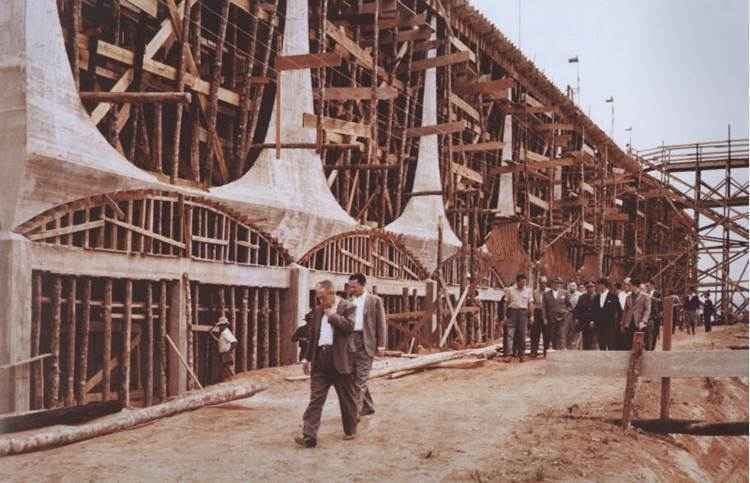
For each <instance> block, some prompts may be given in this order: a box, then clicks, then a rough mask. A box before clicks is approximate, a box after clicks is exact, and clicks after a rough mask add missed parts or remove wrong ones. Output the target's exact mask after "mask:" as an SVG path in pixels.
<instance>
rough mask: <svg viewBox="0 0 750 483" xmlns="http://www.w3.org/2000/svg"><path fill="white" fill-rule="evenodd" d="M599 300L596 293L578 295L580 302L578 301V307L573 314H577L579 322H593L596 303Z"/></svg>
mask: <svg viewBox="0 0 750 483" xmlns="http://www.w3.org/2000/svg"><path fill="white" fill-rule="evenodd" d="M597 301H598V296H597V295H596V294H592V295H589V294H588V293H584V294H583V295H581V296H580V297H578V303H576V308H575V309H573V314H574V315H575V317H576V319H578V321H579V322H582V323H587V322H593V321H594V308H595V307H594V303H596V302H597Z"/></svg>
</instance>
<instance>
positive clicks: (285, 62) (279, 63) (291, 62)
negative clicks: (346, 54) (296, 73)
mask: <svg viewBox="0 0 750 483" xmlns="http://www.w3.org/2000/svg"><path fill="white" fill-rule="evenodd" d="M340 65H341V56H340V55H339V54H337V53H335V52H323V53H319V54H301V55H282V56H278V57H277V58H276V69H278V70H296V69H319V68H321V67H338V66H340Z"/></svg>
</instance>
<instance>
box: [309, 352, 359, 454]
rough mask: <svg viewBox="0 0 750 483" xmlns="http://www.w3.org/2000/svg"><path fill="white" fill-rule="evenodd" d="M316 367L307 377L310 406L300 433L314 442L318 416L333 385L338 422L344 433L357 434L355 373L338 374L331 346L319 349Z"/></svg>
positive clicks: (318, 424) (318, 425) (318, 421)
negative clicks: (339, 419)
mask: <svg viewBox="0 0 750 483" xmlns="http://www.w3.org/2000/svg"><path fill="white" fill-rule="evenodd" d="M317 351H318V352H317V354H316V356H315V364H314V365H313V368H312V373H311V374H310V403H309V404H308V405H307V409H306V410H305V414H304V416H303V417H302V420H303V426H302V432H303V433H304V435H305V436H308V437H310V438H313V439H317V437H318V429H319V428H320V417H321V415H322V414H323V406H324V405H325V402H326V398H327V397H328V390H329V389H330V388H331V386H333V388H334V389H335V390H336V394H337V395H338V397H339V407H340V408H341V423H342V424H343V426H344V433H345V434H354V433H356V432H357V402H356V399H355V397H354V374H341V373H339V372H338V371H337V370H336V367H335V366H334V364H333V350H332V348H331V346H323V347H318V349H317Z"/></svg>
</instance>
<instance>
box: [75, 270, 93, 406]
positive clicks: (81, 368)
mask: <svg viewBox="0 0 750 483" xmlns="http://www.w3.org/2000/svg"><path fill="white" fill-rule="evenodd" d="M90 330H91V278H90V277H86V279H85V280H84V284H83V300H81V327H80V328H79V333H80V341H81V348H80V350H79V351H78V385H77V386H76V401H77V403H78V405H79V406H82V405H84V404H86V379H87V378H88V361H89V332H90Z"/></svg>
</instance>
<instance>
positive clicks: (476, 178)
mask: <svg viewBox="0 0 750 483" xmlns="http://www.w3.org/2000/svg"><path fill="white" fill-rule="evenodd" d="M451 171H453V172H454V173H455V174H457V175H459V176H462V177H464V178H466V179H468V180H470V181H473V182H475V183H483V182H484V179H483V178H482V175H481V174H479V173H478V172H477V171H474V170H473V169H471V168H468V167H466V166H463V165H461V164H458V163H456V162H454V161H451Z"/></svg>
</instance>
